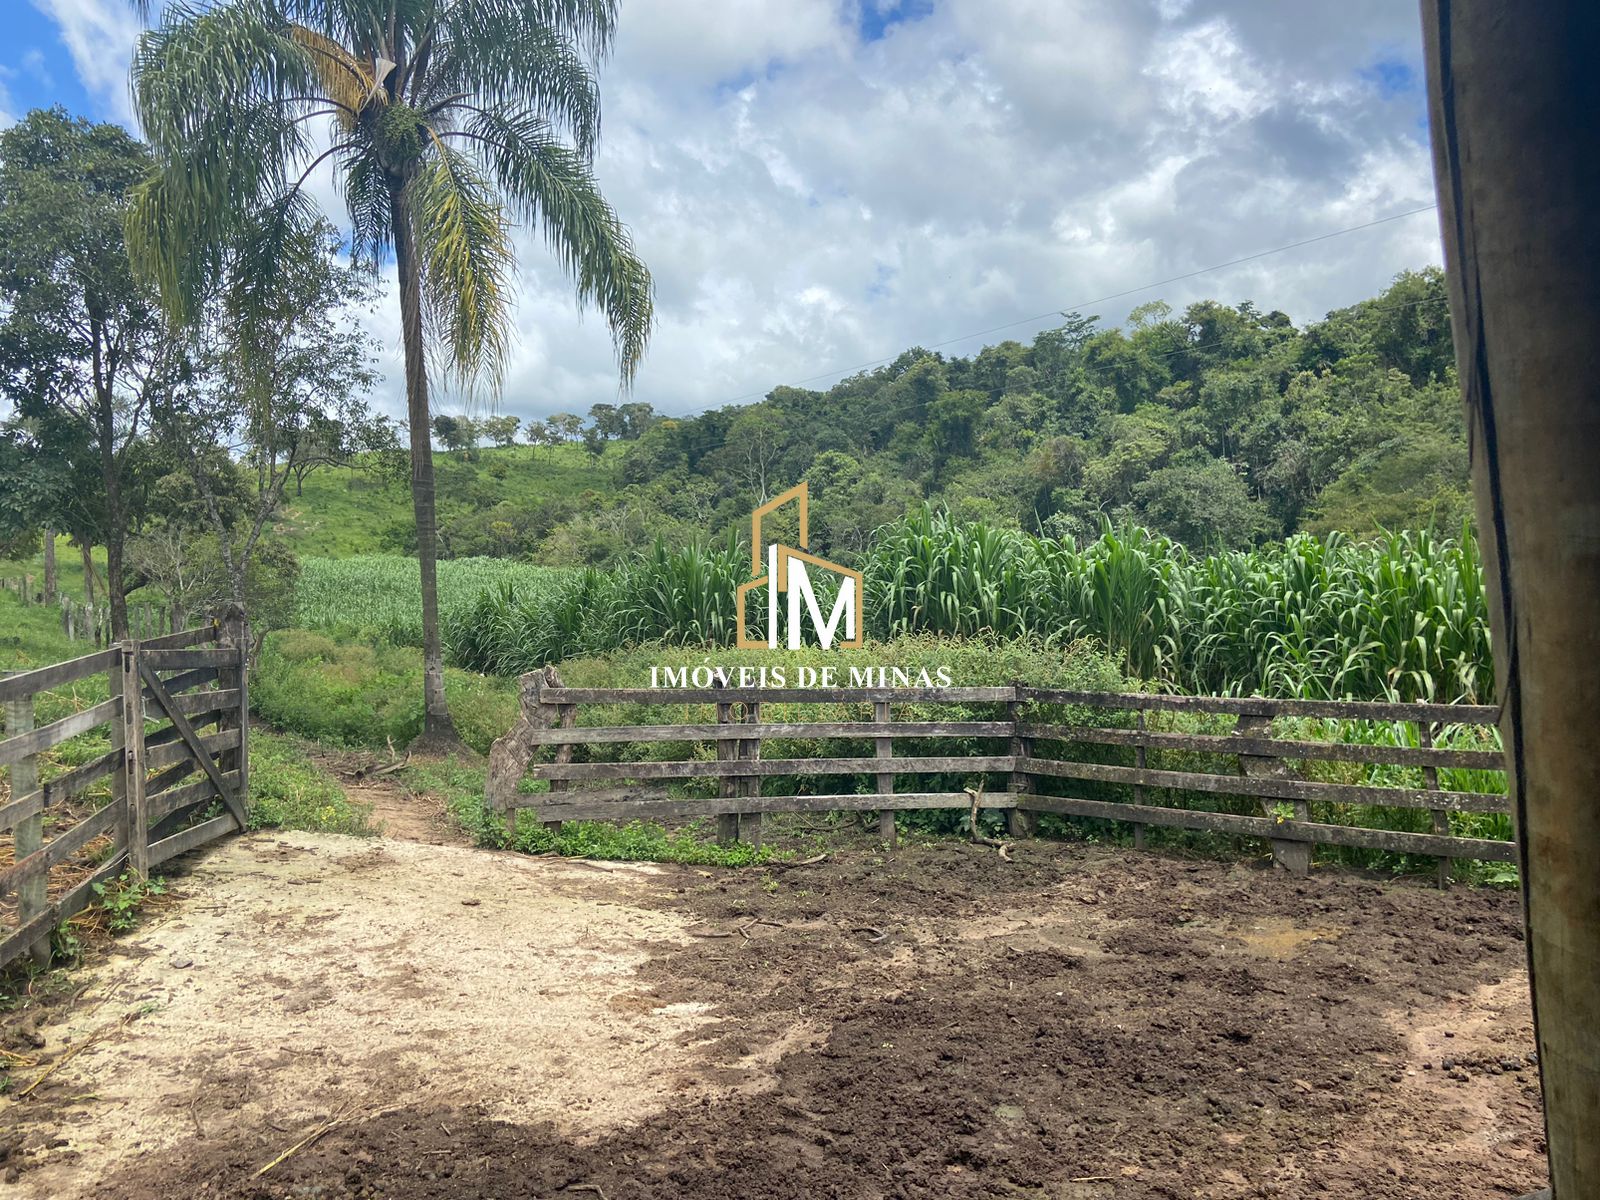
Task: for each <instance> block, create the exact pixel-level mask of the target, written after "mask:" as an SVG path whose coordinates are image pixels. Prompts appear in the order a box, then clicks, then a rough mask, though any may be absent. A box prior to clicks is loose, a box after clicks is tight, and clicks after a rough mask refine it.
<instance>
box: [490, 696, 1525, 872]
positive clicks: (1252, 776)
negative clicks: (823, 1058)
mask: <svg viewBox="0 0 1600 1200" xmlns="http://www.w3.org/2000/svg"><path fill="white" fill-rule="evenodd" d="M777 704H805V705H821V706H829V707H831V706H837V707H839V708H842V709H844V710H846V711H845V713H844V715H845V716H846V718H847V719H842V720H826V719H824V720H804V721H772V720H768V719H764V716H763V713H764V711H770V709H766V710H764V707H763V706H772V705H777ZM582 705H630V706H640V705H643V706H669V705H670V706H677V707H678V708H679V709H680V711H681V710H682V707H683V706H685V705H699V706H713V711H714V712H715V714H716V719H715V721H714V722H699V723H681V724H671V723H660V724H654V723H653V724H642V725H639V724H636V725H580V724H579V723H578V719H577V715H578V709H579V707H580V706H582ZM897 705H898V706H900V707H901V708H902V709H903V708H904V707H905V706H907V705H915V706H916V707H917V708H919V709H921V710H928V709H933V710H935V711H937V710H938V709H939V708H940V707H942V706H944V705H961V706H965V707H969V708H970V707H972V706H981V707H984V708H987V709H988V710H989V711H990V712H992V714H993V716H992V717H990V718H989V719H982V720H974V719H965V718H964V719H955V720H925V719H905V718H904V717H903V716H902V717H901V718H900V719H896V713H895V708H896V706H897ZM869 711H870V713H871V714H872V716H871V720H863V719H861V717H860V716H855V715H854V714H857V713H859V714H861V716H864V715H865V714H866V713H867V712H869ZM1195 718H1200V719H1198V720H1197V719H1195ZM1498 718H1499V710H1498V709H1497V708H1493V707H1488V706H1482V705H1463V704H1392V703H1366V702H1359V701H1313V700H1272V699H1265V698H1258V697H1242V698H1232V697H1230V698H1223V697H1193V696H1163V695H1147V694H1143V693H1103V692H1077V691H1064V690H1060V689H1053V688H1035V687H1027V686H1023V685H1009V686H1004V687H967V688H963V687H950V688H914V687H912V688H904V687H902V688H888V689H877V688H787V689H772V688H764V689H754V688H718V689H646V688H569V687H563V686H562V685H561V681H560V678H559V676H558V675H557V674H556V672H555V670H554V668H548V667H547V668H545V669H544V670H543V671H536V672H533V673H532V674H530V675H525V676H523V678H522V712H521V716H520V718H519V720H518V722H517V725H516V727H515V728H514V729H513V730H512V731H511V732H510V733H509V734H507V735H506V737H504V738H502V739H501V740H500V741H498V742H496V743H495V746H494V748H493V750H492V751H491V754H490V767H489V778H488V788H487V792H488V799H489V803H490V805H491V806H492V807H493V808H495V809H496V810H498V811H501V812H504V813H505V814H507V818H508V820H509V821H510V823H511V825H512V827H513V828H514V827H515V822H516V815H517V812H518V810H520V809H532V810H533V811H534V812H535V813H536V815H537V817H538V819H539V820H541V821H544V822H546V823H547V824H552V825H554V824H556V823H558V822H561V821H573V820H633V819H638V818H642V819H649V820H671V819H681V818H688V817H699V816H708V815H715V816H716V817H717V818H718V827H719V832H720V834H721V835H722V837H723V838H724V839H731V838H735V837H739V836H740V835H741V833H742V834H745V835H748V836H749V837H750V838H751V839H752V840H756V841H759V838H760V822H761V816H762V814H764V813H769V812H817V811H831V810H852V809H854V810H873V809H876V810H878V812H879V814H880V818H879V819H880V830H881V831H882V833H883V835H884V837H885V839H886V840H890V839H892V837H893V833H894V825H893V813H894V811H895V810H899V809H935V808H966V807H968V806H969V805H970V804H971V798H970V796H969V795H968V793H967V792H966V791H965V790H964V789H963V790H955V789H953V788H947V789H946V790H927V788H926V784H925V783H922V782H921V780H925V779H926V778H927V777H929V776H934V777H943V778H944V779H945V780H946V781H947V782H948V780H949V777H950V776H952V775H957V776H966V777H972V776H981V777H982V781H983V783H984V785H985V786H983V787H981V788H980V789H979V793H980V794H979V798H978V804H979V806H980V807H982V808H989V809H1001V810H1004V811H1005V812H1006V814H1007V821H1008V825H1009V829H1010V832H1011V834H1012V835H1013V836H1022V835H1024V834H1026V833H1028V832H1030V831H1031V828H1032V824H1033V817H1034V814H1037V813H1041V812H1047V813H1057V814H1060V815H1063V816H1070V817H1089V818H1100V819H1105V820H1112V821H1125V822H1129V823H1131V824H1132V825H1133V826H1134V829H1135V833H1136V841H1137V842H1138V843H1139V844H1142V833H1143V830H1144V828H1145V827H1146V826H1150V825H1159V826H1175V827H1179V828H1183V829H1194V830H1207V831H1212V832H1216V833H1223V834H1231V835H1243V836H1255V837H1262V838H1265V839H1267V840H1268V841H1269V842H1270V843H1271V845H1272V850H1273V854H1274V857H1275V858H1276V859H1277V861H1278V862H1279V863H1280V864H1281V865H1282V866H1284V867H1286V868H1288V869H1290V870H1293V871H1295V872H1304V871H1305V870H1306V869H1307V868H1308V867H1309V865H1310V852H1311V847H1312V846H1313V845H1314V844H1322V845H1332V846H1348V847H1358V848H1363V849H1369V850H1385V851H1393V852H1399V853H1406V854H1420V855H1432V856H1435V857H1437V858H1439V859H1440V864H1439V868H1440V869H1439V878H1440V882H1441V884H1442V883H1443V882H1445V880H1446V878H1447V876H1448V870H1449V860H1450V859H1452V858H1464V859H1481V860H1490V861H1500V862H1510V861H1514V860H1515V857H1516V846H1515V844H1514V843H1512V842H1509V841H1500V840H1495V839H1492V838H1479V837H1458V836H1452V835H1451V833H1450V814H1451V813H1508V812H1509V811H1510V804H1509V801H1508V799H1507V797H1506V796H1505V794H1504V793H1503V792H1502V793H1486V792H1477V791H1451V790H1446V789H1443V788H1441V787H1440V785H1439V771H1440V769H1451V768H1461V769H1468V770H1476V771H1495V772H1503V770H1504V761H1503V758H1502V755H1501V753H1500V751H1499V749H1498V748H1494V746H1495V744H1494V743H1493V742H1492V740H1489V739H1479V741H1480V742H1483V743H1484V745H1483V746H1480V747H1479V748H1475V749H1456V748H1446V747H1440V746H1436V745H1435V742H1436V741H1437V740H1438V739H1439V736H1440V734H1441V731H1443V730H1444V729H1446V728H1447V727H1463V726H1478V727H1483V726H1492V725H1494V724H1495V723H1496V722H1497V720H1498ZM1307 719H1309V720H1311V721H1317V720H1333V721H1342V722H1361V723H1366V727H1371V726H1372V725H1373V724H1377V725H1384V726H1389V727H1391V729H1392V730H1400V731H1407V732H1408V734H1409V736H1407V737H1405V738H1403V739H1401V738H1394V739H1393V740H1394V742H1401V741H1404V742H1405V743H1408V744H1381V743H1374V744H1369V743H1356V742H1351V741H1336V740H1324V739H1320V738H1317V737H1312V736H1306V735H1305V734H1304V733H1303V732H1301V733H1298V734H1297V733H1296V732H1295V731H1294V730H1290V731H1289V733H1288V734H1287V735H1279V734H1275V733H1274V729H1273V725H1274V722H1275V721H1276V722H1285V721H1288V722H1294V721H1297V720H1299V721H1305V720H1307ZM1162 724H1186V725H1189V726H1191V727H1192V726H1194V725H1205V724H1212V725H1219V724H1224V725H1231V727H1230V728H1229V729H1228V730H1227V731H1226V732H1218V733H1202V732H1190V731H1180V730H1176V729H1162V728H1160V727H1159V726H1160V725H1162ZM1302 728H1303V726H1302ZM1391 736H1392V735H1391ZM794 738H804V739H825V740H832V739H846V740H855V741H856V742H857V743H858V744H865V745H870V746H871V747H872V753H871V756H870V757H868V756H866V755H864V754H859V753H858V754H854V755H850V756H845V757H805V758H776V759H772V758H763V757H762V754H761V748H762V743H763V742H765V741H768V740H773V739H794ZM950 738H961V739H975V740H980V741H982V742H985V743H986V744H987V745H989V746H992V747H993V750H994V752H993V753H976V754H974V753H962V754H954V755H951V754H938V753H929V752H927V750H928V747H929V746H930V745H931V746H932V747H933V748H934V749H938V748H939V747H938V743H939V742H940V741H941V740H945V739H950ZM897 741H900V742H904V741H913V742H915V743H918V744H919V745H918V747H917V748H916V750H915V752H913V753H911V754H903V753H897V752H896V742H897ZM1413 741H1414V742H1415V744H1409V743H1411V742H1413ZM616 743H629V744H630V745H631V746H634V747H638V746H651V745H656V744H673V743H677V744H680V745H681V744H682V743H714V744H715V746H716V760H715V761H707V760H705V759H704V758H701V759H694V758H693V757H691V758H689V759H683V758H681V757H680V758H676V759H670V760H669V759H665V758H663V759H660V760H648V761H634V760H633V751H631V750H630V757H629V761H621V762H617V761H589V762H580V761H577V755H576V753H575V752H576V751H577V750H578V749H579V748H580V747H588V748H590V749H591V750H594V749H595V748H600V747H605V746H607V745H611V744H616ZM1485 747H1487V748H1485ZM1118 755H1120V756H1121V757H1123V758H1124V759H1131V761H1121V762H1116V761H1104V760H1105V759H1107V758H1108V757H1115V756H1118ZM546 757H547V758H548V761H540V760H543V759H545V758H546ZM597 757H603V751H602V752H600V754H599V755H597ZM1196 760H1199V761H1198V762H1197V761H1196ZM1313 763H1323V764H1348V765H1347V766H1345V767H1343V768H1332V769H1331V770H1330V769H1323V770H1321V771H1319V772H1318V773H1319V774H1322V775H1327V774H1330V773H1337V771H1339V770H1341V769H1342V770H1344V771H1346V772H1347V773H1351V774H1356V775H1365V774H1369V773H1371V772H1370V770H1369V769H1370V768H1375V767H1376V768H1383V767H1390V768H1410V769H1413V770H1414V772H1415V773H1416V774H1419V775H1420V777H1421V780H1422V786H1421V787H1409V786H1399V785H1391V784H1384V783H1375V782H1371V781H1363V782H1349V783H1347V782H1338V781H1334V780H1327V779H1311V778H1308V770H1307V768H1308V766H1309V765H1310V764H1313ZM1201 768H1203V769H1201ZM1219 768H1220V769H1219ZM530 772H531V774H532V775H533V777H534V778H535V779H541V780H547V781H549V785H550V790H549V792H547V793H538V792H531V793H530V792H522V791H519V789H518V785H519V783H520V781H521V779H522V778H523V777H524V775H525V774H527V773H530ZM775 776H776V777H783V778H786V779H795V778H804V779H809V778H812V777H823V778H832V779H840V778H843V779H845V780H848V781H849V782H850V784H851V785H852V786H851V787H850V788H849V789H840V788H838V787H823V788H819V789H818V791H816V792H815V793H809V792H807V793H800V792H796V791H792V790H791V792H788V793H786V794H782V795H765V794H763V791H762V781H763V780H765V779H768V778H772V777H775ZM919 777H920V778H919ZM711 779H714V780H715V781H716V783H717V792H718V794H717V795H716V796H715V797H693V796H682V795H674V794H672V793H671V791H669V788H668V785H669V784H670V783H672V782H678V783H684V782H689V781H694V780H711ZM908 783H909V786H907V784H908ZM1083 785H1088V787H1087V788H1086V787H1085V786H1083ZM1085 790H1090V791H1095V792H1099V793H1102V795H1100V796H1098V797H1096V798H1087V797H1083V796H1078V795H1073V794H1071V793H1072V792H1073V791H1079V792H1081V791H1085ZM1107 791H1113V792H1116V791H1122V792H1126V796H1125V798H1118V799H1107V798H1105V797H1104V795H1103V793H1105V792H1107ZM1158 793H1164V794H1165V798H1164V799H1163V798H1157V794H1158ZM1208 796H1224V797H1245V798H1249V799H1251V800H1253V801H1254V802H1255V805H1254V807H1255V808H1256V811H1255V812H1246V813H1238V812H1227V811H1215V810H1211V809H1205V808H1200V807H1196V806H1195V800H1196V798H1198V797H1208ZM1313 804H1317V805H1319V808H1320V809H1321V811H1322V813H1323V814H1332V815H1338V814H1346V813H1348V811H1349V809H1348V807H1347V806H1380V807H1389V808H1404V809H1419V810H1426V811H1427V812H1428V814H1429V821H1428V824H1429V829H1430V831H1429V832H1407V831H1403V830H1395V829H1387V828H1369V827H1365V826H1360V825H1355V824H1347V823H1341V822H1340V821H1338V820H1336V819H1320V820H1313V819H1312V817H1313V813H1312V807H1311V806H1312V805H1313ZM1324 806H1325V807H1324ZM1235 807H1238V806H1237V805H1236V806H1235Z"/></svg>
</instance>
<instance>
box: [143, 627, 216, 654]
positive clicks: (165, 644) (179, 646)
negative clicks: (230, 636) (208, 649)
mask: <svg viewBox="0 0 1600 1200" xmlns="http://www.w3.org/2000/svg"><path fill="white" fill-rule="evenodd" d="M217 637H218V633H217V627H216V626H215V625H199V626H196V627H195V628H194V629H180V630H179V631H178V632H177V633H164V634H162V635H161V636H160V637H153V638H144V639H142V640H141V641H140V642H139V645H140V647H141V648H142V649H144V650H147V651H149V650H187V649H189V647H191V646H203V645H205V644H206V643H208V642H214V641H216V640H217Z"/></svg>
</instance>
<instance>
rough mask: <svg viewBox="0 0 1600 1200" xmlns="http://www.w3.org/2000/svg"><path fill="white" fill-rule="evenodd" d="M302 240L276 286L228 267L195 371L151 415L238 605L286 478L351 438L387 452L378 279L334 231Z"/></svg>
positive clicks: (200, 334) (275, 276)
mask: <svg viewBox="0 0 1600 1200" xmlns="http://www.w3.org/2000/svg"><path fill="white" fill-rule="evenodd" d="M304 232H305V238H304V241H303V242H300V243H297V244H296V245H294V246H293V247H292V248H291V252H290V253H288V254H286V255H285V256H284V260H283V263H282V265H281V266H280V268H279V269H278V270H276V271H275V272H273V273H272V275H271V276H270V277H269V278H268V279H267V280H264V281H263V280H259V279H257V278H255V277H254V276H252V275H251V274H250V273H249V271H248V264H245V265H244V266H243V268H241V265H240V264H238V263H237V262H234V263H232V264H231V268H232V269H231V270H230V272H229V274H228V276H227V277H226V278H225V279H224V280H222V281H221V283H220V284H219V286H217V287H216V288H214V289H213V291H214V294H213V297H212V299H211V302H210V303H208V304H207V306H206V307H207V310H208V316H207V318H206V319H205V322H204V324H203V325H202V326H201V327H200V328H199V329H198V330H197V331H196V339H197V341H196V345H195V348H194V350H193V357H194V359H195V365H196V370H195V371H194V372H193V373H192V375H191V377H190V379H189V381H188V383H187V384H186V385H185V386H184V387H183V388H181V389H174V390H173V391H172V392H171V393H170V394H169V395H167V396H166V397H164V398H162V399H161V400H158V401H157V403H156V404H155V406H154V410H153V417H154V421H155V428H156V430H157V432H158V433H159V434H160V435H161V438H162V441H163V443H164V444H165V445H166V446H167V447H168V448H169V449H170V450H171V451H172V453H173V454H174V456H175V457H176V458H177V459H178V460H179V461H181V462H182V463H183V465H184V467H185V469H186V471H187V475H188V479H189V481H190V482H191V483H192V484H193V487H194V489H195V491H196V492H197V493H198V494H199V497H200V500H201V505H200V510H201V512H202V513H203V515H204V521H205V524H206V525H207V526H208V527H209V530H210V533H211V536H212V538H213V539H214V540H215V543H216V547H217V550H218V553H219V555H220V557H221V559H222V563H223V566H224V568H225V571H226V579H227V581H228V584H229V586H230V588H231V598H232V599H233V600H234V601H235V602H236V603H239V604H244V603H245V602H246V595H245V591H246V581H247V579H248V578H249V576H250V569H251V560H252V558H253V557H254V555H255V553H256V550H257V547H258V546H259V545H260V544H261V540H262V534H263V533H264V532H265V531H266V529H267V522H268V520H269V519H270V518H271V517H272V515H273V514H274V513H275V512H277V511H278V508H279V507H280V505H281V504H282V502H283V494H284V489H285V488H286V487H287V486H288V482H289V480H290V479H291V478H297V477H299V478H303V475H299V474H298V473H299V472H301V471H302V470H304V469H309V468H308V466H307V459H308V458H312V457H322V458H324V459H325V458H326V457H328V456H331V455H338V454H340V453H341V452H342V448H343V446H344V444H345V442H346V440H347V439H351V440H353V435H352V433H351V431H353V430H361V429H369V428H371V427H373V426H374V425H376V426H377V431H375V435H376V436H378V437H379V438H380V444H381V430H382V429H383V428H384V423H383V422H382V419H381V418H374V416H373V414H372V413H371V412H370V410H369V409H368V407H367V401H366V394H367V392H368V391H369V390H370V389H371V387H372V385H373V383H374V381H375V379H376V372H375V371H374V369H373V366H372V358H373V353H374V349H375V343H374V342H373V340H372V339H371V338H370V337H368V336H367V335H366V334H364V333H363V332H362V329H361V318H362V315H363V314H362V313H361V311H360V309H361V307H362V306H363V305H364V304H365V303H367V302H368V301H369V299H370V297H371V293H372V287H371V281H370V279H369V277H368V276H367V275H366V274H365V273H364V272H360V271H357V270H356V269H354V268H352V267H350V266H347V265H345V264H343V263H342V262H341V261H340V259H339V256H338V249H339V238H338V234H337V232H336V231H335V230H334V229H333V228H332V227H331V226H329V225H327V224H326V223H319V224H316V225H313V226H311V227H310V228H308V229H306V230H305V231H304ZM219 448H220V449H219ZM230 494H232V496H234V497H236V499H234V500H233V502H232V503H230ZM262 628H264V626H262Z"/></svg>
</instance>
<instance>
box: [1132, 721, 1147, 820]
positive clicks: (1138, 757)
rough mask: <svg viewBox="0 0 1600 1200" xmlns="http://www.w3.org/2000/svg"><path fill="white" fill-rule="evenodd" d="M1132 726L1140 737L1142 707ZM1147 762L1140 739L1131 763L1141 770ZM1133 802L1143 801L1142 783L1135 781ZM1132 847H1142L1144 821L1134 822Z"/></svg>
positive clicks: (1141, 736)
mask: <svg viewBox="0 0 1600 1200" xmlns="http://www.w3.org/2000/svg"><path fill="white" fill-rule="evenodd" d="M1134 728H1136V729H1137V730H1138V731H1139V736H1140V738H1141V739H1142V738H1143V736H1144V730H1145V724H1144V709H1142V708H1141V709H1138V710H1137V711H1136V712H1135V714H1134ZM1147 762H1148V760H1147V759H1146V758H1145V752H1144V742H1143V741H1142V740H1141V741H1140V743H1139V744H1138V745H1137V746H1135V747H1134V748H1133V765H1134V766H1135V767H1137V768H1138V769H1139V770H1141V771H1142V770H1144V769H1145V767H1146V765H1147ZM1133 802H1134V803H1135V804H1143V803H1144V784H1142V783H1136V784H1134V785H1133ZM1133 848H1134V849H1135V850H1143V849H1144V823H1143V822H1142V821H1141V822H1135V823H1134V826H1133Z"/></svg>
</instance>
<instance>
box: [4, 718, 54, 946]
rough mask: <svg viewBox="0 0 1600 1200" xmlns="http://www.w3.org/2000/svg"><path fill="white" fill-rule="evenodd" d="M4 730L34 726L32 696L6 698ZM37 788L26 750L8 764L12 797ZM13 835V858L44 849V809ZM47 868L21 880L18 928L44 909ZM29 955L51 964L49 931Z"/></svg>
mask: <svg viewBox="0 0 1600 1200" xmlns="http://www.w3.org/2000/svg"><path fill="white" fill-rule="evenodd" d="M5 710H6V733H5V736H6V737H7V738H10V737H15V736H16V735H17V734H19V733H27V732H28V730H30V729H32V728H33V697H32V696H31V695H29V696H21V697H18V698H17V699H15V700H7V701H6V705H5ZM38 790H39V759H38V756H37V755H34V754H29V755H27V756H25V757H23V758H19V759H18V760H17V761H16V762H14V763H12V764H11V798H12V799H13V800H18V799H21V798H22V797H23V796H26V795H27V794H28V793H29V792H36V791H38ZM14 835H15V838H16V849H15V854H14V861H16V862H21V861H22V860H23V859H25V858H27V857H28V855H30V854H35V853H37V852H38V851H40V850H42V849H44V813H43V812H37V813H34V814H33V816H31V817H26V818H24V819H23V820H21V821H18V822H17V824H16V826H15V829H14ZM48 888H49V872H48V871H41V872H39V873H38V874H37V875H35V876H34V877H33V878H32V879H29V880H27V881H26V882H24V883H23V884H22V885H21V886H20V887H19V888H18V889H17V925H18V927H19V928H20V927H21V926H23V925H26V924H27V923H28V922H29V921H31V920H32V919H33V918H34V917H36V916H38V915H39V914H40V913H41V912H43V911H44V909H45V905H46V903H47V902H48V900H49V896H48ZM27 953H28V955H29V956H30V957H31V958H32V959H33V961H34V963H35V965H37V966H40V967H45V966H49V964H50V935H49V933H46V934H44V936H43V937H41V938H40V939H39V940H38V941H36V942H34V943H33V945H32V946H30V947H29V948H28V951H27Z"/></svg>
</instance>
